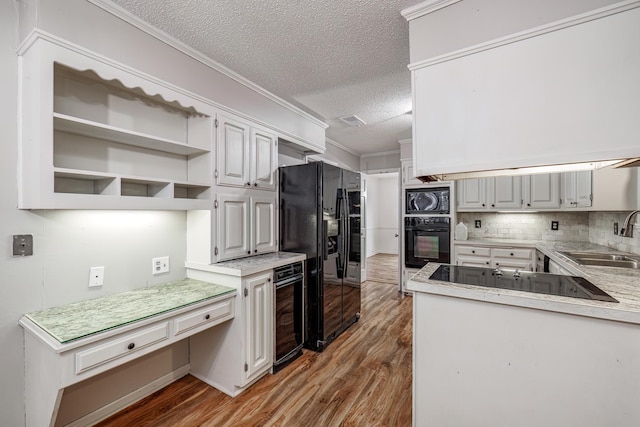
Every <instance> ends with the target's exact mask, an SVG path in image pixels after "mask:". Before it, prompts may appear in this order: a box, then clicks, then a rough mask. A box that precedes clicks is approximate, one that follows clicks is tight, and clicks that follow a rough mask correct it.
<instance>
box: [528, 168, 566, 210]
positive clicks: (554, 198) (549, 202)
mask: <svg viewBox="0 0 640 427" xmlns="http://www.w3.org/2000/svg"><path fill="white" fill-rule="evenodd" d="M523 187H524V204H525V209H558V208H560V175H559V174H557V173H545V174H536V175H529V176H525V177H524V185H523Z"/></svg>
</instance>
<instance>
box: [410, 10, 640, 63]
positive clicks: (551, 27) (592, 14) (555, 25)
mask: <svg viewBox="0 0 640 427" xmlns="http://www.w3.org/2000/svg"><path fill="white" fill-rule="evenodd" d="M637 7H640V0H626V1H622V2H619V3H614V4H612V5H609V6H605V7H602V8H598V9H594V10H592V11H589V12H586V13H582V14H579V15H575V16H572V17H569V18H565V19H561V20H559V21H555V22H551V23H549V24H545V25H540V26H538V27H534V28H530V29H528V30H524V31H520V32H518V33H514V34H510V35H508V36H505V37H500V38H497V39H493V40H489V41H487V42H483V43H479V44H476V45H473V46H469V47H466V48H463V49H459V50H455V51H453V52H449V53H445V54H444V55H439V56H435V57H433V58H427V59H425V60H422V61H419V62H415V63H412V64H409V66H408V68H409V70H410V71H415V70H418V69H420V68H425V67H430V66H432V65H436V64H440V63H443V62H447V61H451V60H454V59H458V58H462V57H464V56H468V55H473V54H476V53H479V52H483V51H485V50H490V49H495V48H497V47H500V46H505V45H508V44H511V43H516V42H520V41H522V40H526V39H529V38H533V37H538V36H541V35H544V34H547V33H551V32H554V31H558V30H562V29H564V28H568V27H573V26H575V25H580V24H584V23H586V22H589V21H594V20H596V19H600V18H605V17H607V16H610V15H615V14H616V13H620V12H625V11H627V10H631V9H635V8H637Z"/></svg>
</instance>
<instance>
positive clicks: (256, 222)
mask: <svg viewBox="0 0 640 427" xmlns="http://www.w3.org/2000/svg"><path fill="white" fill-rule="evenodd" d="M276 203H277V198H276V196H275V194H274V195H272V196H264V195H261V194H255V192H254V193H253V194H251V195H246V194H238V195H236V194H219V195H218V196H217V199H216V204H215V206H217V207H216V212H217V218H218V220H217V226H216V229H217V231H218V239H217V240H218V244H217V245H216V247H215V248H214V258H215V260H216V261H224V260H228V259H233V258H241V257H246V256H250V255H257V254H261V253H266V252H273V251H275V250H276V248H277V241H276V236H277V215H276Z"/></svg>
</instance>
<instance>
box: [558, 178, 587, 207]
mask: <svg viewBox="0 0 640 427" xmlns="http://www.w3.org/2000/svg"><path fill="white" fill-rule="evenodd" d="M591 174H592V172H591V171H578V172H564V173H563V174H562V207H563V208H588V207H590V206H591V201H592V187H591Z"/></svg>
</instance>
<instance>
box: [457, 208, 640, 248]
mask: <svg viewBox="0 0 640 427" xmlns="http://www.w3.org/2000/svg"><path fill="white" fill-rule="evenodd" d="M628 214H629V212H537V213H498V212H491V213H489V212H486V213H485V212H464V213H463V212H460V213H458V219H457V221H458V222H460V221H462V222H463V223H464V224H465V225H466V226H467V228H468V231H469V233H468V234H469V238H470V239H474V238H475V239H479V238H494V239H524V240H538V241H574V242H591V243H596V244H599V245H602V246H608V247H611V248H614V249H618V250H620V251H624V252H630V253H635V254H640V222H639V224H638V225H637V226H636V227H635V230H634V234H633V237H631V238H629V237H621V236H616V235H614V234H613V224H614V222H617V223H618V227H619V228H622V223H623V222H624V219H625V218H626V216H627V215H628ZM639 216H640V214H639ZM475 220H480V221H482V227H481V228H474V223H475ZM639 220H640V218H638V219H636V220H635V221H633V222H636V221H639ZM551 221H558V230H557V231H555V230H551Z"/></svg>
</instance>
